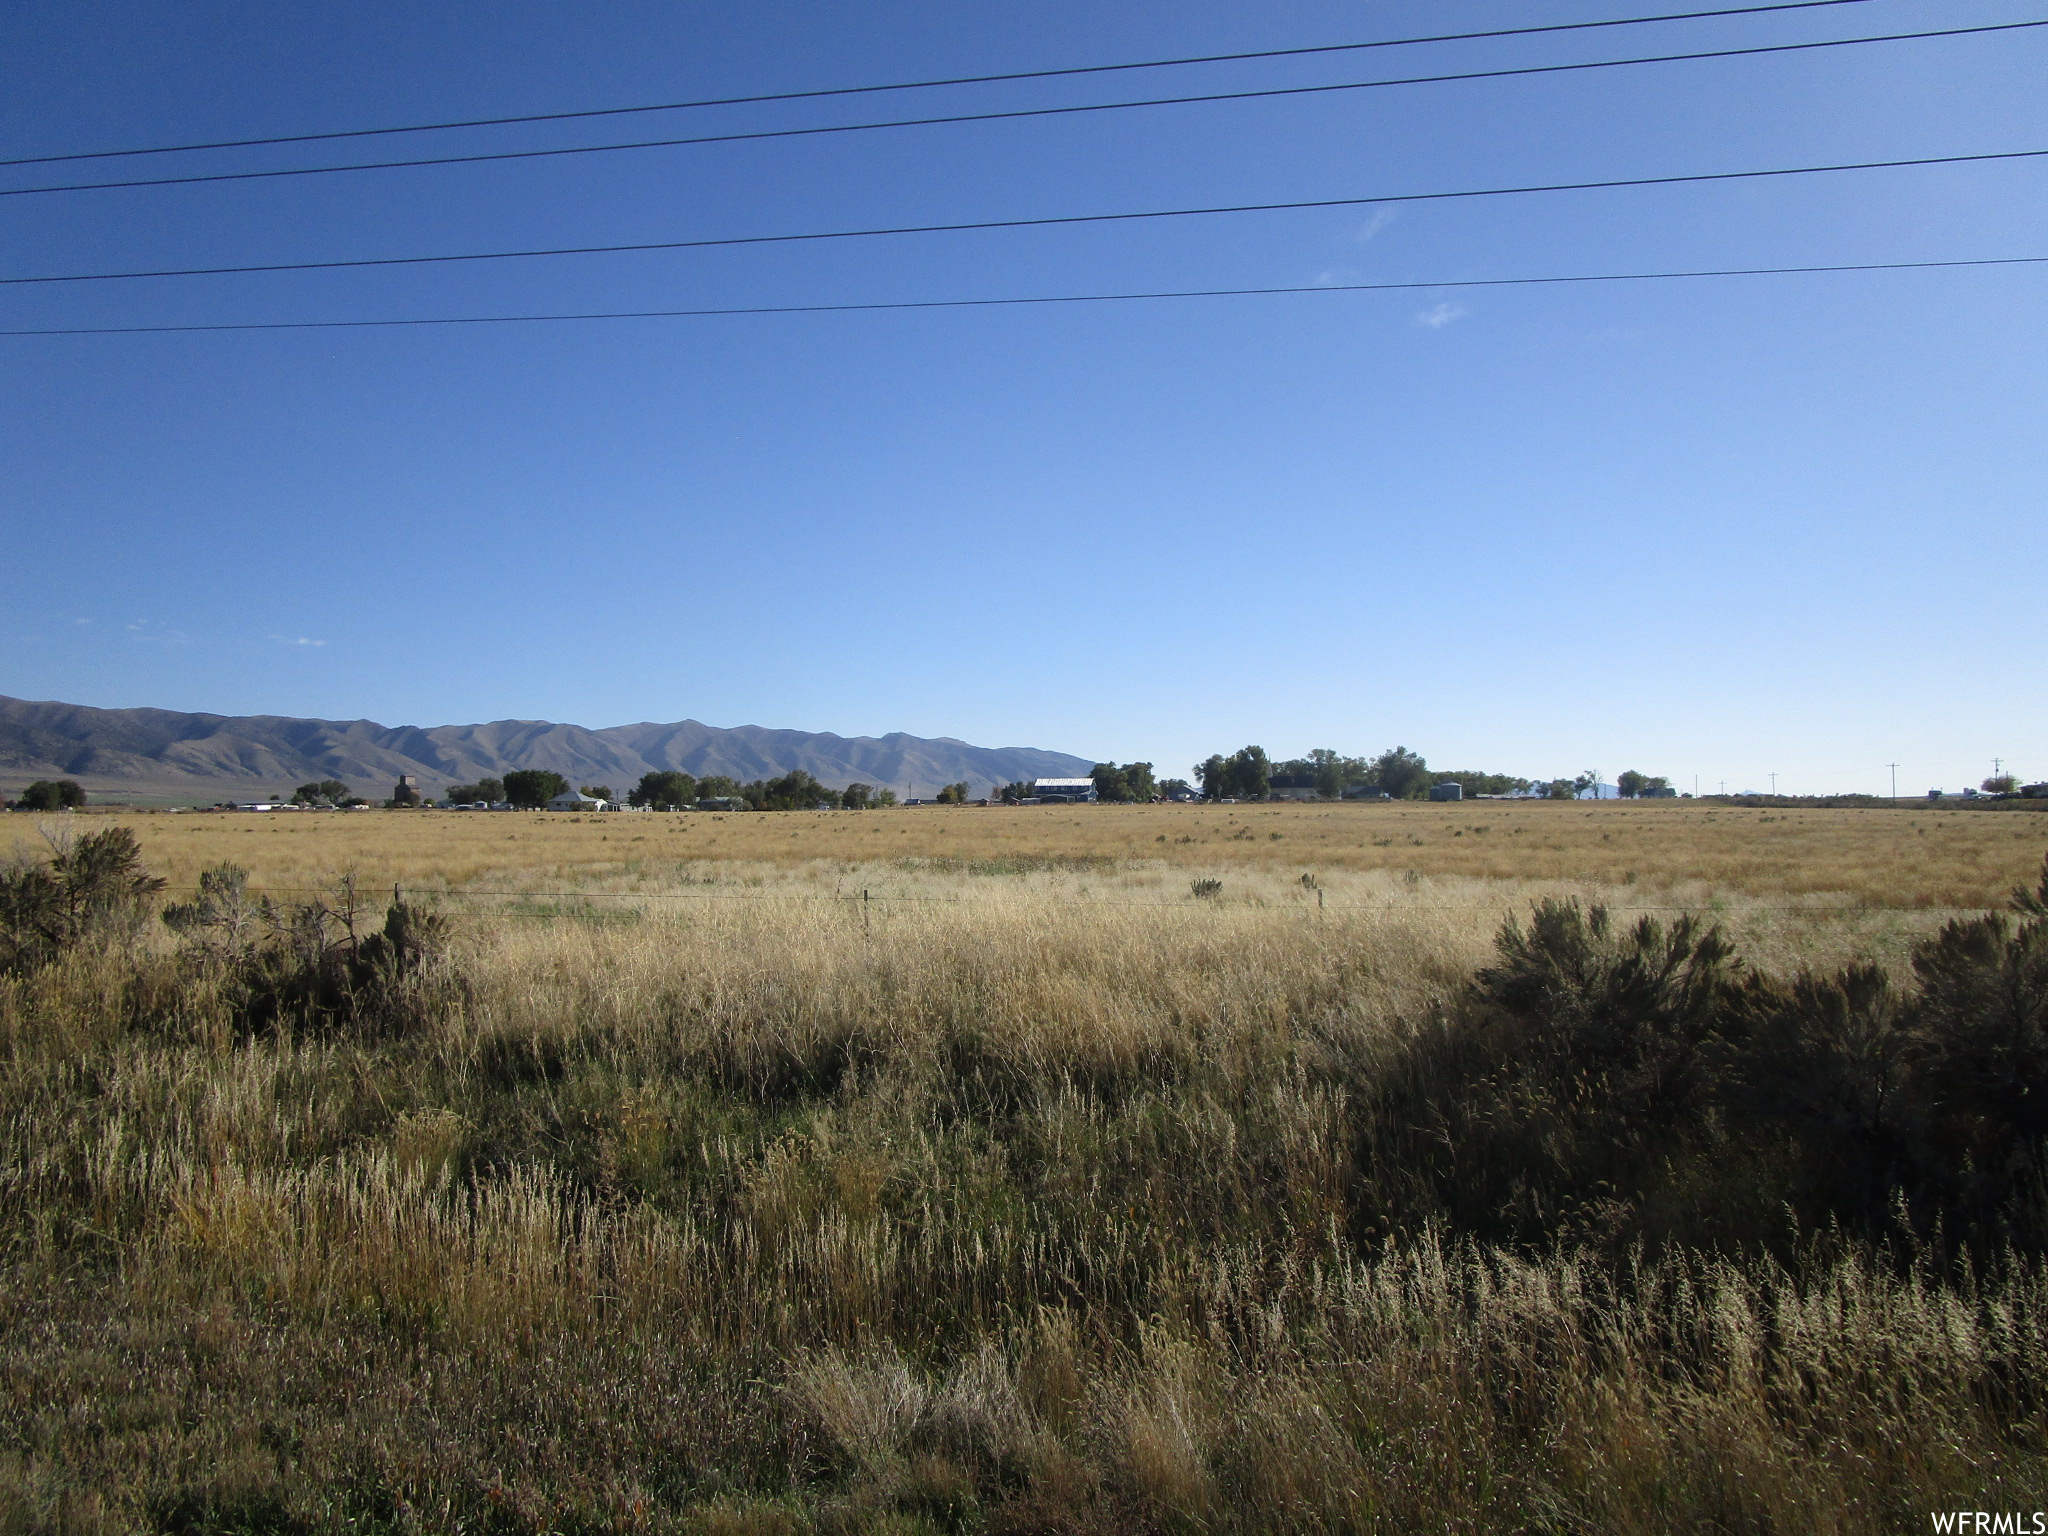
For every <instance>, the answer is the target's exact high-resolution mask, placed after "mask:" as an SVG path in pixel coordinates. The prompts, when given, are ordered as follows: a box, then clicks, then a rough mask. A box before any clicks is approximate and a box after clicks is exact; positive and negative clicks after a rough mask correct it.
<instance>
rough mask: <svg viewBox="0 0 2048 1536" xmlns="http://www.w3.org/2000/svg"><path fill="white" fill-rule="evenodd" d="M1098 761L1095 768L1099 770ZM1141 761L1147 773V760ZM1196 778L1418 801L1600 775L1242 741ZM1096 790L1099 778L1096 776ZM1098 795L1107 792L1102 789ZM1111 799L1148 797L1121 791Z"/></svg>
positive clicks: (1233, 789) (1562, 784) (1257, 794)
mask: <svg viewBox="0 0 2048 1536" xmlns="http://www.w3.org/2000/svg"><path fill="white" fill-rule="evenodd" d="M1103 766H1106V765H1102V766H1098V767H1097V768H1096V770H1095V771H1096V773H1097V774H1098V775H1101V774H1102V773H1103ZM1132 766H1134V767H1138V768H1143V769H1144V770H1145V774H1146V778H1147V779H1148V780H1149V778H1150V775H1151V764H1149V763H1139V764H1134V765H1132ZM1194 773H1195V782H1196V783H1197V784H1199V785H1200V786H1201V790H1202V795H1203V797H1204V798H1205V799H1209V800H1263V799H1265V798H1267V797H1268V796H1269V795H1271V794H1272V793H1273V792H1274V791H1275V790H1279V789H1294V790H1301V789H1308V790H1314V791H1315V792H1316V793H1317V794H1319V795H1321V796H1323V797H1324V798H1325V799H1330V800H1335V799H1337V798H1339V797H1340V796H1342V795H1343V794H1344V793H1345V792H1346V791H1347V790H1348V791H1361V790H1362V791H1365V792H1367V793H1374V792H1376V793H1379V794H1383V795H1385V796H1386V797H1387V798H1388V799H1389V800H1420V799H1423V798H1424V797H1425V796H1427V795H1428V794H1429V791H1430V790H1431V789H1432V788H1433V787H1434V786H1436V785H1438V784H1456V785H1457V786H1458V787H1459V788H1460V790H1462V791H1463V793H1464V794H1466V795H1468V796H1470V795H1528V794H1538V795H1544V796H1547V797H1548V798H1550V799H1552V800H1575V799H1578V798H1580V797H1581V796H1583V795H1584V794H1586V793H1587V792H1589V791H1590V790H1592V789H1593V787H1594V786H1595V785H1597V784H1599V783H1600V782H1601V779H1600V774H1599V770H1597V769H1593V768H1588V769H1586V770H1585V771H1584V772H1583V773H1580V774H1578V775H1577V776H1576V777H1574V778H1569V779H1563V778H1559V779H1526V778H1522V777H1520V776H1519V775H1516V774H1511V773H1486V772H1482V771H1480V770H1478V769H1472V768H1432V767H1430V766H1429V762H1428V760H1427V759H1426V758H1424V757H1423V755H1422V754H1421V753H1420V752H1412V751H1410V750H1409V749H1408V748H1407V747H1403V746H1393V747H1389V748H1387V750H1386V751H1384V752H1382V753H1380V754H1379V755H1378V756H1376V757H1346V756H1345V755H1344V754H1343V753H1341V752H1337V751H1335V750H1333V749H1331V748H1329V747H1317V748H1315V749H1314V750H1312V751H1311V752H1310V753H1309V754H1308V755H1307V756H1306V757H1292V758H1286V759H1283V760H1281V761H1279V762H1275V761H1274V760H1273V759H1272V758H1271V757H1270V756H1269V755H1268V754H1267V752H1266V749H1265V748H1264V747H1261V746H1246V747H1240V748H1238V750H1237V751H1235V752H1233V753H1231V754H1230V755H1229V756H1227V757H1226V756H1225V755H1224V754H1222V753H1221V752H1214V753H1211V754H1210V755H1209V756H1208V757H1206V758H1204V759H1203V760H1202V761H1201V762H1199V763H1197V764H1195V767H1194ZM1670 784H1671V781H1670V780H1669V779H1667V778H1663V777H1661V776H1656V777H1653V776H1651V775H1649V774H1644V773H1639V772H1637V771H1636V770H1635V769H1633V768H1631V769H1629V770H1628V771H1627V772H1626V773H1623V774H1622V775H1621V776H1620V778H1619V779H1618V780H1617V781H1616V787H1617V788H1618V789H1619V790H1620V792H1621V795H1622V797H1623V798H1624V799H1634V798H1636V797H1637V796H1640V795H1646V794H1650V793H1652V792H1653V791H1661V790H1668V789H1669V788H1670ZM1181 786H1182V781H1181V780H1177V779H1170V780H1167V781H1166V782H1165V783H1164V784H1162V785H1161V786H1160V789H1161V791H1162V792H1166V793H1170V792H1171V791H1172V789H1173V788H1176V787H1181ZM1097 789H1098V792H1100V789H1101V782H1100V780H1098V784H1097ZM1103 798H1104V799H1109V798H1111V797H1110V796H1108V795H1103ZM1116 798H1125V799H1127V798H1150V796H1143V797H1137V796H1130V795H1123V796H1118V797H1116Z"/></svg>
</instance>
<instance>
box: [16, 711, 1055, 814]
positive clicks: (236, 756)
mask: <svg viewBox="0 0 2048 1536" xmlns="http://www.w3.org/2000/svg"><path fill="white" fill-rule="evenodd" d="M1090 766H1091V764H1090V763H1089V760H1088V759H1086V758H1081V757H1074V756H1072V755H1071V754H1069V753H1065V752H1047V751H1042V750H1040V749H1038V748H1035V747H977V746H972V745H970V744H969V743H967V742H964V741H957V740H954V739H953V738H952V737H949V736H940V737H922V736H909V735H905V734H904V733H903V732H901V731H895V732H891V733H890V734H889V735H887V736H835V735H833V734H832V733H830V732H813V731H788V730H771V729H768V728H766V727H763V726H758V725H742V726H735V727H731V728H729V729H728V728H721V727H718V726H711V725H704V724H701V723H700V722H698V721H695V720H678V721H675V722H673V723H671V724H667V725H658V724H651V723H643V724H639V725H615V726H610V727H607V728H605V729H602V730H592V729H590V728H588V727H586V726H580V725H558V724H556V723H554V722H553V721H548V720H494V721H492V722H490V723H489V724H487V725H437V726H413V725H400V726H387V725H379V724H377V722H376V721H374V720H301V719H295V718H292V717H289V716H283V715H207V714H181V713H178V712H177V711H174V710H168V709H92V708H89V707H87V706H85V705H81V704H59V703H51V702H37V701H33V700H28V699H12V698H8V697H6V696H4V695H0V783H4V784H5V785H6V786H7V787H9V788H11V789H16V790H18V789H19V788H20V787H21V785H22V784H25V783H27V782H28V781H29V780H31V779H38V778H71V779H76V780H78V781H79V782H80V783H81V784H83V785H84V786H85V787H86V789H87V790H88V792H91V793H93V794H95V795H106V794H114V795H119V796H121V797H123V798H165V799H175V798H194V797H204V796H205V795H206V794H208V793H209V792H214V793H216V794H217V795H218V797H219V798H229V797H234V798H248V797H250V796H252V795H264V794H274V793H277V792H279V791H283V792H285V793H289V792H290V791H291V790H292V789H293V788H294V787H295V786H297V785H299V784H303V783H307V782H310V781H313V780H317V779H339V780H341V781H342V782H343V783H345V784H347V785H348V786H349V787H350V788H351V789H353V790H354V791H355V792H356V793H358V794H361V795H364V796H366V797H369V798H382V797H383V796H385V795H387V794H389V793H390V788H391V786H392V785H393V784H395V783H396V782H397V779H398V776H399V775H400V774H411V775H412V776H413V777H414V778H415V779H416V780H417V781H418V783H419V786H420V789H421V790H422V791H423V792H424V793H426V794H428V795H438V794H440V793H441V791H442V790H443V789H445V788H446V787H447V786H448V785H450V784H455V783H471V782H474V781H475V780H477V779H479V778H484V777H491V778H503V777H504V776H505V774H506V773H507V772H509V771H510V770H512V769H515V768H551V769H553V770H554V771H555V772H556V773H559V774H561V775H562V776H563V777H564V778H566V779H568V780H569V782H570V783H572V784H578V785H581V784H608V785H610V786H611V787H612V788H613V789H615V790H616V791H618V792H619V793H621V794H623V793H624V792H625V791H626V790H627V789H628V788H630V787H631V786H632V785H634V784H635V783H637V782H638V781H639V779H640V776H641V775H642V774H644V773H648V772H650V771H654V770H658V769H670V768H677V769H681V770H683V771H684V772H686V773H690V774H694V775H696V776H697V777H699V778H703V777H706V776H708V775H711V774H726V775H729V776H730V777H732V778H735V779H738V780H740V781H742V782H745V781H746V780H749V779H759V778H773V777H776V776H777V775H780V774H784V773H789V772H791V771H792V770H795V769H798V768H801V769H804V770H805V771H806V772H809V773H811V774H813V775H814V776H816V777H817V778H818V779H820V780H821V781H823V782H824V783H826V784H828V785H832V786H834V787H835V788H836V787H840V786H844V785H846V784H848V783H851V782H853V781H855V780H859V781H861V782H863V783H866V784H872V785H874V786H875V787H876V788H878V789H883V788H889V789H894V790H896V791H897V793H899V794H903V795H906V796H913V795H914V796H929V795H931V794H933V793H934V792H935V791H937V790H938V788H939V787H940V786H941V785H944V784H952V783H958V782H961V781H965V782H966V784H967V785H968V787H969V789H970V790H971V791H972V792H973V793H974V794H976V795H982V794H986V793H987V792H988V791H989V790H990V789H992V788H994V787H996V786H999V785H1002V784H1007V783H1010V782H1012V781H1015V780H1018V779H1030V778H1058V777H1065V776H1069V775H1081V774H1086V773H1087V772H1088V769H1089V767H1090Z"/></svg>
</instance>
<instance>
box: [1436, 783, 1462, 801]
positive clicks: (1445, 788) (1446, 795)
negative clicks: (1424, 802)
mask: <svg viewBox="0 0 2048 1536" xmlns="http://www.w3.org/2000/svg"><path fill="white" fill-rule="evenodd" d="M1429 798H1430V799H1432V800H1462V799H1464V798H1465V786H1464V785H1462V784H1457V783H1451V784H1432V785H1430V786H1429Z"/></svg>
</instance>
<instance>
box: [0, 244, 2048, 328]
mask: <svg viewBox="0 0 2048 1536" xmlns="http://www.w3.org/2000/svg"><path fill="white" fill-rule="evenodd" d="M2040 265H2048V256H1989V257H1977V258H1970V259H1963V260H1955V261H1866V262H1844V263H1838V264H1834V265H1827V266H1819V265H1816V266H1799V267H1706V268H1696V269H1688V270H1684V271H1670V272H1597V273H1585V274H1574V275H1570V276H1564V277H1474V278H1437V279H1433V280H1431V281H1428V282H1406V283H1308V284H1300V285H1295V286H1289V287H1271V288H1171V289H1159V290H1155V291H1151V292H1143V293H1066V294H1049V295H1043V296H1038V297H1027V298H1000V299H898V300H887V301H879V302H874V303H865V304H755V305H737V306H733V307H731V308H719V309H619V310H593V311H587V312H579V313H564V314H546V315H443V316H430V317H426V318H422V319H413V320H257V321H241V322H234V323H228V324H217V325H76V326H52V327H48V328H44V329H37V330H0V336H164V335H178V334H184V333H187V332H204V331H346V330H372V329H382V328H390V327H404V326H431V325H515V324H532V323H537V322H543V321H567V320H682V319H699V318H706V317H710V316H717V315H843V314H865V313H879V312H883V311H888V310H909V309H1000V308H1011V307H1020V306H1025V305H1037V304H1123V303H1131V302H1134V301H1138V300H1144V299H1221V298H1246V297H1255V296H1265V295H1278V294H1295V293H1403V292H1413V291H1416V290H1421V289H1444V288H1535V287H1544V286H1550V285H1562V284H1576V283H1648V282H1666V281H1675V280H1678V279H1684V278H1707V277H1788V276H1795V275H1802V274H1810V273H1838V272H1927V271H1937V270H1942V269H1947V268H1959V267H2017V266H2040Z"/></svg>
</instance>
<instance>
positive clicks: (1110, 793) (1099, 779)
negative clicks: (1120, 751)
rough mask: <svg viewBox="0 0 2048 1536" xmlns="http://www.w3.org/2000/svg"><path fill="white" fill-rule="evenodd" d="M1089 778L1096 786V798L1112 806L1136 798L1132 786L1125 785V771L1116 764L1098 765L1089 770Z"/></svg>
mask: <svg viewBox="0 0 2048 1536" xmlns="http://www.w3.org/2000/svg"><path fill="white" fill-rule="evenodd" d="M1088 777H1089V778H1090V779H1091V780H1092V781H1093V782H1094V784H1095V798H1096V799H1098V800H1107V801H1108V802H1110V803H1111V804H1112V805H1114V804H1118V803H1120V802H1122V801H1126V800H1130V799H1133V798H1135V797H1134V796H1133V795H1132V794H1131V790H1130V786H1129V785H1127V784H1125V783H1124V775H1123V770H1122V769H1121V768H1119V767H1117V765H1116V764H1115V763H1097V764H1096V765H1095V766H1094V767H1093V768H1090V769H1089V770H1088Z"/></svg>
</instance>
